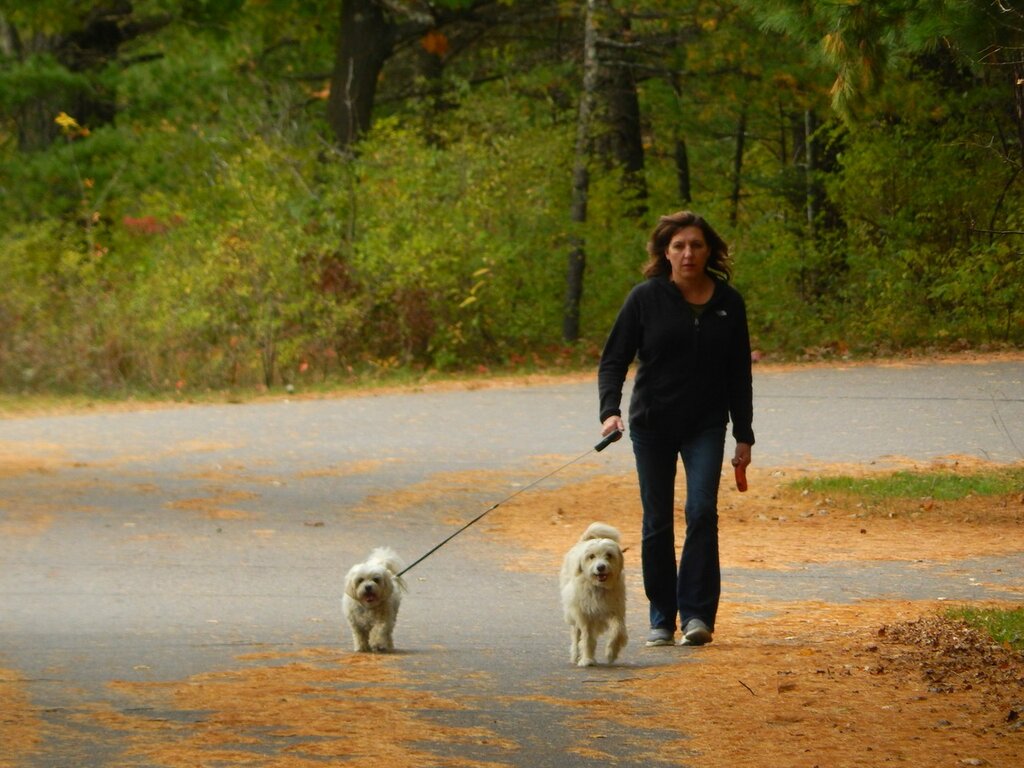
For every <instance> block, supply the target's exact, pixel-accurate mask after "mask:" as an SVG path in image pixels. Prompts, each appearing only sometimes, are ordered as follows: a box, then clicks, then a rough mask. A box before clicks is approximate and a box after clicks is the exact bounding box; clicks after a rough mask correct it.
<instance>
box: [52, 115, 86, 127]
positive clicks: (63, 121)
mask: <svg viewBox="0 0 1024 768" xmlns="http://www.w3.org/2000/svg"><path fill="white" fill-rule="evenodd" d="M53 122H55V123H56V124H57V125H59V126H60V127H61V128H63V129H64V130H65V131H73V130H78V128H79V127H80V126H79V125H78V121H77V120H75V118H73V117H72V116H71V115H69V114H68V113H67V112H61V113H60V114H59V115H57V116H56V117H55V118H54V119H53Z"/></svg>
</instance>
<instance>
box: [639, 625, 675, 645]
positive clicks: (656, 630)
mask: <svg viewBox="0 0 1024 768" xmlns="http://www.w3.org/2000/svg"><path fill="white" fill-rule="evenodd" d="M646 644H647V647H648V648H653V647H654V646H657V645H672V644H673V640H672V630H670V629H665V628H664V627H652V628H651V632H650V634H649V635H647V643H646Z"/></svg>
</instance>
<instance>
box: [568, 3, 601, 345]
mask: <svg viewBox="0 0 1024 768" xmlns="http://www.w3.org/2000/svg"><path fill="white" fill-rule="evenodd" d="M596 6H597V0H587V6H586V13H585V15H584V22H583V23H584V33H583V90H582V91H581V92H580V108H579V115H578V117H577V120H576V148H575V158H574V161H573V169H572V205H571V209H570V219H571V221H572V224H573V230H574V231H573V235H572V237H571V239H570V249H569V261H568V271H567V274H566V289H565V307H564V314H563V317H562V338H563V339H564V340H565V341H566V342H568V343H570V344H571V343H574V342H576V341H578V340H579V337H580V302H581V299H582V298H583V273H584V270H585V268H586V260H587V255H586V243H585V240H584V238H583V234H582V233H583V230H584V227H583V225H584V224H586V221H587V196H588V194H589V191H590V168H589V166H590V152H591V124H592V122H593V114H594V100H595V92H596V90H597V78H598V59H597V14H596Z"/></svg>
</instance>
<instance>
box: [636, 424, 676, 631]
mask: <svg viewBox="0 0 1024 768" xmlns="http://www.w3.org/2000/svg"><path fill="white" fill-rule="evenodd" d="M629 435H630V438H631V440H632V442H633V455H634V457H635V458H636V473H637V479H638V481H639V485H640V504H641V505H642V507H643V527H642V535H643V539H642V543H641V551H640V557H641V567H642V569H643V576H644V592H645V593H646V594H647V600H648V601H649V602H650V618H651V627H660V628H664V629H667V630H669V631H675V628H676V610H677V609H676V544H675V530H674V525H673V524H674V520H675V480H676V462H677V461H678V458H677V457H678V450H679V445H678V443H677V442H676V441H673V440H669V439H666V438H665V437H661V436H657V435H654V434H652V433H650V432H648V431H646V430H638V429H636V428H630V431H629Z"/></svg>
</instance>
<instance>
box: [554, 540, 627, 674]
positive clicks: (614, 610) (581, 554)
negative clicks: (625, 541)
mask: <svg viewBox="0 0 1024 768" xmlns="http://www.w3.org/2000/svg"><path fill="white" fill-rule="evenodd" d="M622 566H623V558H622V548H621V547H620V546H619V532H618V530H616V529H615V528H613V527H612V526H610V525H605V524H604V523H592V524H591V525H590V527H589V528H587V530H586V531H584V533H583V535H582V536H581V537H580V540H579V541H578V542H577V543H576V544H574V545H573V546H572V548H571V549H570V550H569V551H568V552H566V554H565V560H564V561H563V562H562V573H561V577H560V579H559V583H560V585H561V588H562V608H563V610H564V611H565V621H566V623H568V624H569V627H570V633H571V637H572V645H571V646H570V651H569V657H570V659H571V660H572V662H573V664H576V665H578V666H580V667H589V666H591V665H592V664H594V663H595V661H594V650H595V648H596V647H597V638H598V636H599V635H600V634H601V633H602V632H605V631H608V630H610V631H611V637H610V638H609V639H608V645H607V649H606V650H607V656H608V663H609V664H611V663H612V662H613V661H615V659H617V658H618V656H619V651H621V650H622V649H623V648H624V647H625V645H626V641H627V640H628V637H627V635H626V584H625V582H624V580H623V575H622Z"/></svg>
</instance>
